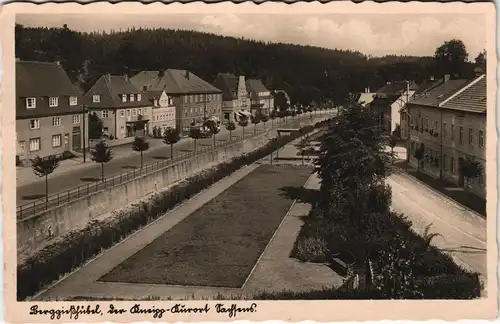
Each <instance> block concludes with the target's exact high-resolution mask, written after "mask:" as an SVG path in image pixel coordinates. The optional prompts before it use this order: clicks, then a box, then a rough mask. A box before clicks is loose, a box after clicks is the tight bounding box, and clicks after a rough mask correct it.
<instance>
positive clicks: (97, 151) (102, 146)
mask: <svg viewBox="0 0 500 324" xmlns="http://www.w3.org/2000/svg"><path fill="white" fill-rule="evenodd" d="M90 158H91V159H92V161H94V162H96V163H101V180H102V181H104V163H108V162H109V161H111V160H112V159H113V151H112V150H111V148H110V147H108V145H107V144H106V143H105V142H104V141H100V142H99V143H97V144H96V145H95V146H94V148H93V149H91V150H90Z"/></svg>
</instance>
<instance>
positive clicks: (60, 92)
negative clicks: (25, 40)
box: [16, 60, 87, 161]
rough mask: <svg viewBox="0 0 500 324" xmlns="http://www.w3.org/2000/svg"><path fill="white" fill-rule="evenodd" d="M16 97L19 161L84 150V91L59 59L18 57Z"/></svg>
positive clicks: (17, 153)
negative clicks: (32, 59) (26, 59)
mask: <svg viewBox="0 0 500 324" xmlns="http://www.w3.org/2000/svg"><path fill="white" fill-rule="evenodd" d="M16 99H17V101H16V136H17V152H16V155H17V157H18V159H19V161H27V160H28V159H31V158H33V157H35V156H41V157H47V156H52V155H56V156H59V155H61V154H62V153H63V152H64V151H75V152H79V151H81V150H82V148H83V146H84V141H85V139H86V138H87V136H86V135H85V136H84V132H85V131H84V113H83V110H82V105H81V102H80V101H81V100H80V99H81V93H80V92H79V91H78V89H77V88H76V87H75V86H74V85H73V84H72V83H71V80H70V79H69V77H68V75H67V74H66V72H65V71H64V69H63V67H62V66H61V65H60V64H59V62H33V61H21V60H16ZM85 133H86V132H85Z"/></svg>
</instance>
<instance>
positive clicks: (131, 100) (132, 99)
mask: <svg viewBox="0 0 500 324" xmlns="http://www.w3.org/2000/svg"><path fill="white" fill-rule="evenodd" d="M130 102H134V95H133V94H131V95H130Z"/></svg>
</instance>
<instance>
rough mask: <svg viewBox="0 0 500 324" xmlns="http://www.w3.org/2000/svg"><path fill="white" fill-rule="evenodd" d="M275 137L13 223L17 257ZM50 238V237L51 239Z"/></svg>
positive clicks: (212, 154) (265, 136)
mask: <svg viewBox="0 0 500 324" xmlns="http://www.w3.org/2000/svg"><path fill="white" fill-rule="evenodd" d="M274 137H276V135H271V134H267V133H266V134H261V135H259V136H256V137H254V138H250V139H248V140H245V141H243V142H241V143H235V144H233V145H232V146H230V147H226V148H220V149H218V150H214V151H212V152H206V153H203V154H200V155H198V156H195V157H192V158H191V159H189V160H184V161H181V162H178V163H176V164H173V165H170V166H169V167H166V168H165V169H162V170H157V171H153V172H151V173H149V174H147V175H142V176H140V177H137V178H135V179H131V180H130V181H128V182H125V183H122V184H119V185H117V186H115V187H111V188H106V189H103V190H101V191H98V192H94V193H92V194H90V195H87V196H85V197H81V198H79V199H77V200H75V201H71V202H69V203H65V204H62V205H60V206H57V207H54V208H51V209H48V210H46V211H43V212H41V213H39V214H37V215H34V216H32V217H29V218H26V219H23V220H19V221H18V222H17V251H18V257H22V256H23V255H24V254H27V253H31V252H33V251H36V250H37V249H38V248H40V246H43V245H44V244H45V243H46V242H47V241H48V240H52V239H56V238H57V237H59V236H61V235H64V234H66V233H68V232H69V231H71V230H77V229H81V228H83V227H85V225H86V224H87V223H89V222H90V221H92V220H93V219H97V218H102V217H104V216H106V214H108V213H110V212H111V211H113V210H115V209H119V208H121V207H124V206H126V205H127V204H129V203H131V202H133V201H134V200H137V199H139V198H141V197H143V196H145V195H146V194H148V193H151V192H153V190H154V189H155V182H156V185H157V188H164V187H167V186H169V185H171V184H173V183H175V182H177V181H179V180H182V179H185V178H187V177H190V176H192V175H194V174H196V173H198V172H200V171H202V170H203V169H206V168H209V167H212V166H214V165H216V164H218V163H221V162H223V161H226V160H229V159H231V158H233V157H236V156H240V155H242V154H243V153H247V152H250V151H252V150H254V149H256V148H259V147H261V146H263V145H264V144H265V143H267V142H268V141H269V140H270V139H271V138H274ZM51 235H52V236H51Z"/></svg>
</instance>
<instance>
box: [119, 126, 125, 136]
mask: <svg viewBox="0 0 500 324" xmlns="http://www.w3.org/2000/svg"><path fill="white" fill-rule="evenodd" d="M120 133H122V134H125V126H120Z"/></svg>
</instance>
